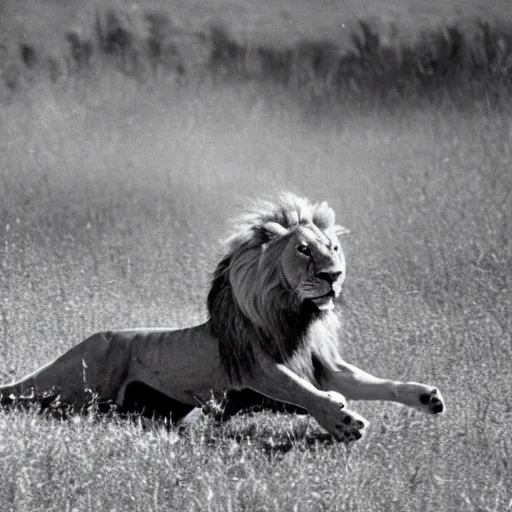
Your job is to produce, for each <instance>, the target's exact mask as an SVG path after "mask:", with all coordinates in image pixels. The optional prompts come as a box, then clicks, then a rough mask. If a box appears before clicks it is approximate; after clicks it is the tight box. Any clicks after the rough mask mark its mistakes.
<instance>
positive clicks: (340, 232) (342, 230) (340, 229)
mask: <svg viewBox="0 0 512 512" xmlns="http://www.w3.org/2000/svg"><path fill="white" fill-rule="evenodd" d="M334 233H335V234H336V235H338V236H340V235H348V234H349V233H350V229H347V228H344V227H343V226H340V225H339V224H336V225H335V226H334Z"/></svg>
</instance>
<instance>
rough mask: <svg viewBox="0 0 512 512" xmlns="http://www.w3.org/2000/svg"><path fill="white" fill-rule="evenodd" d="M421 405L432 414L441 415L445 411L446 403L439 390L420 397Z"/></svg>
mask: <svg viewBox="0 0 512 512" xmlns="http://www.w3.org/2000/svg"><path fill="white" fill-rule="evenodd" d="M420 403H421V404H422V405H423V406H424V407H425V408H426V409H427V411H428V412H430V413H431V414H441V413H442V412H443V411H444V401H443V398H442V396H441V394H440V393H439V391H438V390H437V389H433V390H432V391H431V392H430V393H424V394H422V395H420Z"/></svg>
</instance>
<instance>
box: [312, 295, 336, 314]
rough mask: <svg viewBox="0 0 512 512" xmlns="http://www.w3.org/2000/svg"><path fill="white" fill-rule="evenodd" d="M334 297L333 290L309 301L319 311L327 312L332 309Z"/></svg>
mask: <svg viewBox="0 0 512 512" xmlns="http://www.w3.org/2000/svg"><path fill="white" fill-rule="evenodd" d="M334 297H335V293H334V290H331V291H330V292H327V293H325V294H324V295H320V296H318V297H314V298H312V299H310V300H311V301H312V302H313V303H314V304H315V306H316V307H317V308H318V309H319V310H320V311H329V310H331V309H334V302H333V299H334Z"/></svg>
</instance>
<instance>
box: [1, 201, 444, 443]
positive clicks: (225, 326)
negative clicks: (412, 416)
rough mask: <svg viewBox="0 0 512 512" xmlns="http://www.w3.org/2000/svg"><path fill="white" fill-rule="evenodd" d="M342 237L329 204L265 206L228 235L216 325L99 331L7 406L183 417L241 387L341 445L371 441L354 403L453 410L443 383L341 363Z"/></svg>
mask: <svg viewBox="0 0 512 512" xmlns="http://www.w3.org/2000/svg"><path fill="white" fill-rule="evenodd" d="M344 231H345V230H344V228H342V227H341V226H339V225H337V224H336V223H335V215H334V211H333V210H332V209H331V208H330V207H329V206H328V205H327V203H325V202H322V203H311V202H310V201H308V200H307V199H303V198H300V197H297V196H295V195H293V194H289V193H288V194H282V195H280V196H279V197H278V198H277V200H276V201H273V202H271V201H262V202H259V203H257V204H256V206H255V207H254V208H253V209H252V210H251V211H250V212H249V213H247V214H246V215H245V216H243V217H241V218H240V219H238V221H237V223H236V224H235V230H234V232H233V233H232V235H231V236H230V238H229V239H228V240H227V252H226V254H225V256H224V257H223V258H222V259H221V261H220V263H219V264H218V266H217V269H216V270H215V273H214V276H213V281H212V284H211V288H210V291H209V294H208V310H209V320H208V321H207V322H206V323H204V324H202V325H198V326H195V327H190V328H187V329H182V330H169V329H135V330H121V331H105V332H100V333H97V334H94V335H92V336H91V337H89V338H87V339H86V340H85V341H82V342H81V343H80V344H78V345H77V346H75V347H74V348H72V349H70V350H69V351H68V352H66V353H64V354H63V355H62V356H60V357H59V358H57V359H56V360H55V361H53V362H51V363H49V364H47V365H46V366H43V367H42V368H40V369H39V370H37V371H35V372H34V373H32V374H30V375H28V376H26V377H25V378H23V379H21V380H20V381H18V382H15V383H13V384H9V385H4V386H0V397H1V404H2V405H4V406H6V405H9V404H12V403H14V402H17V401H20V400H23V399H24V398H27V397H29V398H34V397H35V399H36V400H37V399H38V397H48V396H50V397H52V398H53V397H57V396H58V399H59V401H60V402H61V403H65V404H72V405H74V406H77V407H81V406H84V405H85V404H87V401H88V400H89V399H90V396H91V392H92V393H94V395H95V396H96V397H97V399H98V400H99V401H100V402H105V403H113V404H116V406H117V407H118V408H119V409H120V410H123V411H127V412H133V411H137V412H144V413H146V414H154V413H156V414H159V415H172V418H173V419H174V420H177V419H180V418H183V417H184V416H186V415H187V414H188V413H189V412H191V411H192V410H193V409H194V408H195V407H197V406H198V405H200V404H202V403H205V402H206V401H207V400H208V398H209V397H211V393H212V392H214V393H216V392H218V393H222V392H223V391H226V390H228V391H230V390H231V391H230V393H231V396H233V397H234V398H233V400H235V401H236V400H240V398H239V397H240V396H243V393H242V394H240V393H237V391H236V390H252V394H253V395H254V394H255V393H254V392H256V394H257V396H261V395H264V396H265V397H268V398H270V399H272V400H276V401H278V402H282V403H284V404H290V405H294V406H298V407H299V408H303V409H305V410H306V411H308V413H309V414H311V415H312V416H313V417H314V418H315V419H316V420H317V421H318V423H319V424H320V425H321V426H322V427H324V428H325V429H326V430H327V431H328V432H330V433H331V434H332V435H333V436H334V438H335V439H337V440H340V441H341V440H345V441H353V440H357V439H359V438H361V436H362V435H363V434H364V432H365V431H366V429H367V426H368V422H367V421H366V420H365V419H364V418H363V417H361V416H360V415H358V414H357V413H356V412H354V411H351V410H349V409H348V407H347V399H349V400H350V399H355V400H391V401H394V402H400V403H402V404H405V405H408V406H412V407H415V408H417V409H420V410H422V411H424V412H426V413H429V414H439V413H441V412H443V409H444V403H443V399H442V398H441V394H440V393H439V391H438V390H437V389H436V388H435V387H433V386H428V385H426V384H419V383H416V382H400V381H392V380H388V379H381V378H378V377H374V376H372V375H369V374H368V373H366V372H364V371H362V370H360V369H358V368H356V367H355V366H353V365H351V364H348V363H346V362H345V361H344V360H343V358H342V356H341V353H340V349H341V344H340V340H339V322H338V317H337V314H336V313H335V311H334V299H335V298H336V297H338V296H339V295H340V293H341V288H342V284H343V281H344V279H345V258H344V255H343V251H342V250H341V246H340V242H339V240H338V235H340V234H342V233H343V232H344ZM230 393H228V397H229V396H230ZM262 398H263V397H262ZM242 402H243V399H242ZM240 406H243V403H242V404H240ZM232 408H233V407H232ZM236 408H237V407H236V404H235V409H236Z"/></svg>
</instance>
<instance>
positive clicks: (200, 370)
mask: <svg viewBox="0 0 512 512" xmlns="http://www.w3.org/2000/svg"><path fill="white" fill-rule="evenodd" d="M198 354H201V356H202V357H198ZM138 383H143V384H144V385H145V386H146V387H147V388H148V389H151V390H154V391H155V392H159V393H162V394H164V395H166V396H168V397H169V398H170V399H171V401H170V402H169V404H172V405H173V406H174V405H176V406H177V408H179V409H180V413H181V412H182V411H184V410H185V411H186V408H187V406H188V407H189V410H191V409H192V408H194V407H196V406H198V405H200V403H201V400H205V399H207V398H208V396H209V394H210V390H222V389H225V388H228V387H229V382H228V380H227V379H226V377H225V372H224V371H223V369H222V366H221V362H220V358H219V353H218V343H217V340H216V339H215V338H213V337H212V336H211V335H210V334H209V332H208V327H207V324H203V325H199V326H197V327H193V328H189V329H182V330H168V329H133V330H126V331H109V332H101V333H97V334H94V335H93V336H91V337H89V338H87V339H86V340H84V341H82V342H81V343H79V344H78V345H76V346H75V347H73V348H72V349H70V350H69V351H68V352H66V353H65V354H63V355H62V356H60V357H59V358H57V359H56V360H54V361H52V362H51V363H49V364H47V365H45V366H43V367H42V368H40V369H39V370H37V371H35V372H34V373H32V374H30V375H28V376H26V377H25V378H24V379H22V380H21V381H19V382H16V383H13V384H10V385H7V386H1V387H0V394H2V396H3V397H4V398H3V401H4V403H6V402H7V401H12V398H16V397H22V398H23V397H30V396H31V395H32V394H35V395H36V396H41V395H43V394H44V393H46V392H48V391H52V392H53V393H54V394H58V395H59V399H60V401H62V402H64V403H68V404H74V405H76V406H78V407H80V406H82V405H85V404H87V403H88V402H89V401H90V400H91V392H92V393H94V394H95V395H96V397H97V400H98V401H100V402H104V403H106V402H111V403H113V404H116V405H117V406H118V407H119V408H120V409H121V410H126V411H131V410H133V411H134V412H135V411H140V412H143V411H142V409H143V405H144V404H140V403H139V401H140V397H138V398H137V403H134V398H133V396H132V395H131V393H130V388H131V386H132V385H133V384H138ZM11 397H12V398H11ZM183 406H184V407H183ZM153 409H155V406H154V404H152V407H151V410H153ZM160 412H161V413H167V414H173V416H174V417H175V418H176V417H177V418H179V417H180V416H182V414H178V415H176V414H174V413H175V411H173V410H172V408H171V409H170V410H168V411H165V410H160Z"/></svg>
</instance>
